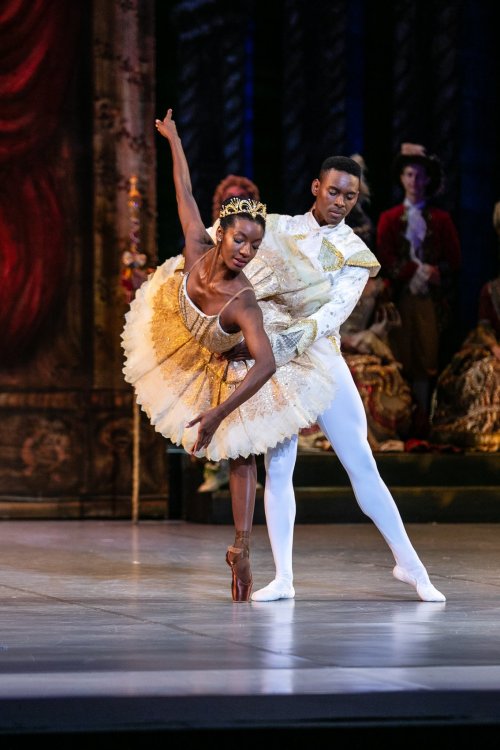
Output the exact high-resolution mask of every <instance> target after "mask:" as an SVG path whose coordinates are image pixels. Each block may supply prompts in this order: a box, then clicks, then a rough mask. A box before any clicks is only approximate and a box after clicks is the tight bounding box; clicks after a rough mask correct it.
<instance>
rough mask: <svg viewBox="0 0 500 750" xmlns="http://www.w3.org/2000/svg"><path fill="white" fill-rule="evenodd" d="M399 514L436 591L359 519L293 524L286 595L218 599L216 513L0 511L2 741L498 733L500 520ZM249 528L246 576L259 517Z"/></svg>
mask: <svg viewBox="0 0 500 750" xmlns="http://www.w3.org/2000/svg"><path fill="white" fill-rule="evenodd" d="M407 530H408V533H409V535H410V537H411V539H412V541H413V543H414V545H415V547H416V549H417V551H418V553H419V555H420V557H421V558H422V560H423V561H424V563H425V564H426V566H427V568H428V570H429V573H430V575H431V578H432V581H433V583H434V584H435V585H436V586H437V588H439V589H440V590H441V591H442V592H443V593H444V594H445V595H446V596H447V602H446V603H444V604H437V603H424V602H421V601H419V600H418V599H417V598H416V594H415V592H414V589H413V588H412V587H410V586H407V585H405V584H403V583H400V582H398V581H396V580H395V579H394V578H393V577H392V574H391V571H392V567H393V560H392V555H391V554H390V552H389V549H388V547H387V546H386V544H385V542H384V541H383V539H382V537H381V536H380V535H379V534H378V532H377V530H376V529H375V527H374V526H373V525H372V524H371V523H366V524H323V525H311V524H307V525H298V526H297V527H296V533H295V556H294V567H295V589H296V598H295V600H288V601H279V602H270V603H256V602H251V603H240V604H233V603H232V601H231V597H230V570H229V568H228V566H227V565H226V563H225V560H224V556H225V549H226V546H227V545H228V544H230V543H231V542H232V528H231V527H230V526H223V525H205V524H193V523H186V522H184V521H158V522H157V521H145V522H140V523H138V524H133V523H131V522H128V521H94V520H92V521H2V522H1V523H0V560H1V565H0V594H1V612H2V615H1V631H0V632H1V636H0V665H1V666H0V669H1V672H0V740H1V739H2V735H3V737H4V740H5V741H3V744H2V747H5V749H6V750H7V748H8V747H14V746H17V745H16V742H17V743H18V744H19V743H21V742H22V741H23V740H28V739H33V737H34V736H35V735H40V734H46V735H48V736H50V737H51V740H52V747H54V745H55V743H57V739H58V738H59V739H61V747H62V746H63V744H64V743H63V742H62V740H64V742H66V741H67V739H68V737H69V736H71V737H74V735H75V734H80V733H84V734H87V735H88V737H89V739H90V738H92V739H93V744H92V745H91V746H92V747H96V743H95V741H96V740H97V738H99V737H101V738H105V746H106V747H108V748H109V747H114V745H113V744H112V742H111V739H112V738H113V741H116V742H117V744H116V746H117V747H118V746H121V747H124V745H123V736H124V735H125V734H128V735H129V736H130V737H132V736H134V737H136V736H137V737H138V738H140V737H141V736H142V735H143V733H144V732H149V733H151V737H152V738H153V737H154V738H157V739H158V746H159V745H160V741H161V740H160V738H163V741H164V740H165V739H168V738H170V740H174V738H175V739H178V740H179V743H180V742H182V741H184V742H185V741H186V739H187V736H188V735H189V736H190V737H191V740H192V739H193V738H194V737H195V734H196V733H197V734H198V736H199V737H200V738H201V737H202V736H204V733H205V734H206V733H207V732H208V733H211V736H212V738H213V737H214V732H215V731H221V732H224V733H225V736H226V738H230V737H231V739H232V733H234V732H236V731H241V730H243V731H244V732H245V733H246V734H248V733H249V732H250V733H251V732H255V731H262V732H266V733H269V732H272V731H277V730H287V731H289V732H293V735H291V736H293V737H295V738H298V737H299V736H300V734H301V733H303V732H307V733H309V735H311V733H314V731H315V730H317V731H321V732H323V735H324V734H325V733H328V732H329V731H331V732H334V731H337V732H342V731H351V732H352V730H353V729H356V730H358V734H357V735H356V740H355V742H358V741H359V742H360V743H361V744H359V747H361V746H363V744H362V740H361V734H359V732H362V731H363V730H367V731H369V732H370V733H371V734H370V736H371V737H373V736H374V735H373V732H374V731H375V730H377V729H380V730H381V731H385V732H386V736H385V737H384V739H385V740H387V732H388V731H390V730H391V729H393V730H394V731H396V730H397V729H399V730H401V729H402V728H406V730H408V728H409V729H410V730H411V733H412V735H413V736H415V735H414V733H415V732H417V733H418V731H420V730H422V729H424V728H425V729H429V728H430V727H433V728H434V730H436V729H440V730H442V731H447V732H448V735H447V736H449V731H450V730H451V729H452V728H453V727H454V728H458V730H459V731H458V734H457V737H462V738H463V737H464V736H466V735H465V734H464V733H466V731H467V729H468V728H470V729H471V730H474V734H473V735H472V736H474V737H476V739H477V737H478V734H477V731H478V728H483V729H490V730H491V732H492V737H493V736H494V737H495V738H496V745H497V744H498V730H500V525H498V524H407ZM252 541H253V545H252V556H251V559H252V567H253V573H254V581H255V588H260V587H261V586H263V585H265V584H266V583H268V581H269V580H270V579H271V578H272V574H273V564H272V557H271V552H270V547H269V541H268V537H267V531H266V528H265V526H256V527H255V529H254V533H253V538H252ZM493 727H495V729H493ZM110 733H112V734H110ZM311 736H312V735H311ZM416 736H418V735H416ZM432 736H433V737H434V738H435V737H436V735H435V734H433V735H432ZM488 736H489V735H488ZM7 738H9V743H10V744H7V743H6V740H7ZM120 738H121V739H120ZM143 739H144V738H143ZM353 739H354V738H353V737H352V736H351V741H350V742H349V746H350V747H357V746H358V745H357V744H355V742H353V741H352V740H353ZM484 739H485V738H484V737H482V744H483V747H484V746H485V742H484ZM306 741H307V740H306ZM161 744H162V746H163V742H162V743H161ZM138 745H139V740H138ZM496 745H495V746H496ZM103 746H104V745H103ZM129 746H130V745H127V747H129ZM492 746H493V745H492Z"/></svg>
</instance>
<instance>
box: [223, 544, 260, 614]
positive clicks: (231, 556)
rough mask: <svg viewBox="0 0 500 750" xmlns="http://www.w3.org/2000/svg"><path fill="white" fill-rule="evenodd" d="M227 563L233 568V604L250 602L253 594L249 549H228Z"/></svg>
mask: <svg viewBox="0 0 500 750" xmlns="http://www.w3.org/2000/svg"><path fill="white" fill-rule="evenodd" d="M226 562H227V564H228V565H229V567H230V568H231V595H232V597H233V602H248V601H250V595H251V593H252V585H253V580H252V571H251V570H250V561H249V551H248V547H228V549H227V552H226Z"/></svg>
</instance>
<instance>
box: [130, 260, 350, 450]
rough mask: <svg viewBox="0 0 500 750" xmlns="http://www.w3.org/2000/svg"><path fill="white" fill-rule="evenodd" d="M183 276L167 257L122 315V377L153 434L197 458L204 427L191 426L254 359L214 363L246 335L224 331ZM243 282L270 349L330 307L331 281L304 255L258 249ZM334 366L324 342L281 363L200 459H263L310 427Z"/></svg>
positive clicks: (329, 393)
mask: <svg viewBox="0 0 500 750" xmlns="http://www.w3.org/2000/svg"><path fill="white" fill-rule="evenodd" d="M183 268H184V258H183V256H182V255H178V256H176V257H174V258H169V259H168V260H166V261H165V262H164V263H163V264H162V265H161V266H159V267H158V268H157V269H156V270H155V271H154V272H153V273H152V274H151V276H150V277H149V278H148V279H147V281H145V282H144V283H143V285H142V286H141V287H140V288H139V289H138V291H137V293H136V297H135V299H134V300H133V301H132V304H131V306H130V310H129V311H128V312H127V314H126V316H125V326H124V330H123V333H122V347H123V349H124V353H125V365H124V368H123V372H124V375H125V380H126V381H127V382H128V383H131V384H132V385H133V387H134V389H135V394H136V398H137V402H138V404H140V406H141V408H142V409H143V410H144V411H145V413H146V414H147V415H148V417H149V419H150V421H151V424H152V425H153V426H154V428H155V429H156V431H157V432H160V433H161V434H162V435H163V436H164V437H166V438H168V439H169V440H171V441H172V442H173V443H175V444H176V445H182V446H183V447H184V449H185V450H186V451H188V452H191V450H192V447H193V445H194V443H195V441H196V437H197V434H198V424H196V425H194V426H193V427H191V428H187V427H186V424H187V422H189V421H190V420H192V419H194V417H196V416H197V415H198V414H200V413H202V412H204V411H207V410H208V409H210V408H212V407H214V406H216V405H217V404H219V403H221V402H222V401H225V400H226V398H227V397H228V396H229V395H230V394H231V393H232V391H233V390H234V389H235V388H236V387H237V386H238V384H239V383H240V382H241V381H242V380H243V378H244V377H245V374H246V372H247V370H248V368H249V367H252V365H253V360H249V361H246V362H227V361H225V360H223V359H218V358H217V356H216V355H217V354H218V353H221V352H223V351H227V350H228V349H230V348H232V347H233V346H234V345H235V344H236V343H238V341H240V340H241V333H237V334H234V333H233V334H227V333H225V332H224V331H223V330H222V328H221V327H220V324H219V319H218V315H211V316H207V315H205V314H204V313H202V312H201V311H200V310H198V308H197V307H196V306H195V305H194V304H193V303H192V302H191V300H190V299H189V297H188V295H187V292H186V284H185V280H186V278H187V275H185V274H184V273H183ZM245 276H246V277H247V278H248V279H249V281H250V282H251V284H252V286H253V288H254V290H255V294H256V296H257V299H258V301H259V305H260V307H261V309H262V312H263V316H264V325H265V329H266V332H267V333H268V335H269V336H270V338H271V341H272V340H273V334H279V332H280V331H283V330H285V329H288V328H290V326H293V324H294V322H295V321H296V320H299V319H300V318H302V319H303V318H305V317H307V316H308V315H310V314H311V313H312V312H314V311H315V310H317V309H318V307H319V306H320V305H321V304H323V303H324V302H326V301H327V300H328V290H329V283H328V282H326V281H325V280H324V278H323V277H322V276H321V275H320V274H319V273H318V272H317V271H315V270H314V269H313V267H312V266H311V264H310V263H309V261H307V259H305V258H303V257H300V256H297V257H295V258H291V257H290V255H288V257H286V260H285V259H284V258H283V257H281V256H280V255H279V254H277V253H276V252H275V250H273V251H271V250H266V249H264V248H261V249H260V250H259V252H258V254H257V256H256V257H255V258H254V259H253V260H252V261H251V263H249V264H248V266H247V267H246V269H245ZM327 360H328V350H327V349H325V348H323V347H322V346H321V342H316V343H315V344H313V345H312V346H310V347H309V349H306V351H305V352H304V353H303V354H300V355H296V356H295V357H294V358H293V359H291V360H290V361H289V362H287V363H286V364H282V365H279V364H278V362H279V360H278V359H277V364H278V366H277V369H276V372H275V374H274V375H273V376H272V377H271V378H270V379H269V380H268V381H267V382H266V383H265V384H264V385H263V386H262V387H261V388H260V390H259V391H258V392H257V393H255V394H254V395H253V396H252V397H251V398H249V399H248V400H247V401H245V402H244V403H243V404H241V406H239V407H237V408H236V409H235V410H234V411H232V412H231V413H230V414H229V415H228V416H227V417H226V418H225V419H224V420H223V421H222V422H221V424H220V426H219V427H218V429H217V431H216V432H215V434H214V436H213V438H212V441H211V442H210V444H209V446H208V447H207V448H206V449H205V450H203V451H200V452H198V453H197V454H196V455H197V456H200V457H201V456H206V457H207V458H208V459H209V460H210V461H219V460H220V459H222V458H236V457H237V456H244V457H246V456H248V455H250V454H260V453H264V452H265V451H266V450H267V449H268V448H270V447H274V446H275V445H277V443H279V442H281V441H283V440H284V439H286V438H289V437H291V436H292V435H295V434H297V433H298V431H299V430H300V429H301V428H303V427H307V426H309V425H311V424H313V423H314V422H315V420H316V418H317V416H318V414H320V413H321V412H322V411H324V409H326V408H327V407H328V406H329V405H330V403H331V401H332V400H333V396H334V390H335V389H334V380H333V376H332V375H331V373H330V372H329V370H328V368H327Z"/></svg>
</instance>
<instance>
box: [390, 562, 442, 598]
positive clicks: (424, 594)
mask: <svg viewBox="0 0 500 750" xmlns="http://www.w3.org/2000/svg"><path fill="white" fill-rule="evenodd" d="M392 575H393V576H394V578H397V580H398V581H402V582H403V583H409V584H410V586H414V587H415V589H416V590H417V594H418V595H419V597H420V598H421V599H422V601H423V602H445V601H446V597H445V595H444V594H442V593H441V592H440V591H438V590H437V588H436V587H435V586H433V585H432V583H431V582H430V581H429V580H427V581H418V580H417V579H416V578H415V576H412V575H411V573H409V572H408V571H407V570H405V569H404V568H402V567H401V566H400V565H396V566H395V568H394V570H393V571H392Z"/></svg>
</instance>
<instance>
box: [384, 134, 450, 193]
mask: <svg viewBox="0 0 500 750" xmlns="http://www.w3.org/2000/svg"><path fill="white" fill-rule="evenodd" d="M409 164H422V166H423V167H424V168H425V171H426V172H427V175H428V176H429V177H430V180H429V184H428V185H427V189H426V194H427V196H428V197H431V196H433V195H437V194H438V193H440V192H441V190H442V189H443V182H444V173H443V167H442V164H441V162H440V160H439V159H438V157H437V156H436V155H435V154H428V153H427V150H426V148H425V146H421V145H420V144H419V143H402V144H401V151H400V152H399V154H398V155H397V156H396V158H395V160H394V165H393V173H394V179H395V181H396V182H397V184H398V185H401V181H400V177H401V173H402V171H403V169H404V168H405V167H407V166H408V165H409Z"/></svg>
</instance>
